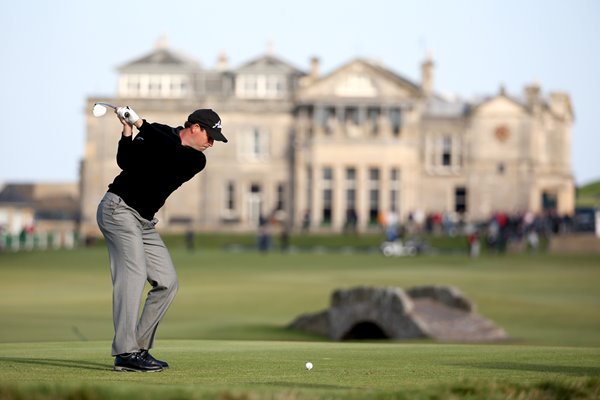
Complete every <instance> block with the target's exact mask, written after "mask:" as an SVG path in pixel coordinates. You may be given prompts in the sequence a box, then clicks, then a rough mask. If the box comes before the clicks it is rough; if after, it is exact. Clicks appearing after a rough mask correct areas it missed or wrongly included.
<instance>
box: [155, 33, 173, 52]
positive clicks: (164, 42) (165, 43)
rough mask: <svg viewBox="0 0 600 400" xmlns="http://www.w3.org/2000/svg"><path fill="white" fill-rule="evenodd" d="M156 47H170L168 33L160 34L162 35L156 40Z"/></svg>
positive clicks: (159, 48)
mask: <svg viewBox="0 0 600 400" xmlns="http://www.w3.org/2000/svg"><path fill="white" fill-rule="evenodd" d="M154 47H155V48H156V49H157V50H161V49H166V48H167V47H169V37H168V36H167V34H166V33H163V34H162V35H160V37H159V38H158V39H157V40H156V43H155V45H154Z"/></svg>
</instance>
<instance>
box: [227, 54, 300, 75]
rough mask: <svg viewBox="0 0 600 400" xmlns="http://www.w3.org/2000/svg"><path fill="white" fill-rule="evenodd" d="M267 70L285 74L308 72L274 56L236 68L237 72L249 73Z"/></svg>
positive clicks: (263, 57)
mask: <svg viewBox="0 0 600 400" xmlns="http://www.w3.org/2000/svg"><path fill="white" fill-rule="evenodd" d="M265 69H270V70H278V71H279V72H283V73H285V74H297V75H306V72H304V71H302V70H301V69H299V68H296V67H295V66H293V65H292V64H291V63H289V62H287V61H284V60H283V59H281V58H279V57H276V56H274V55H272V54H264V55H262V56H259V57H257V58H254V59H252V60H250V61H248V62H246V63H245V64H242V65H241V66H240V67H238V68H236V70H235V72H247V71H252V70H259V71H264V70H265Z"/></svg>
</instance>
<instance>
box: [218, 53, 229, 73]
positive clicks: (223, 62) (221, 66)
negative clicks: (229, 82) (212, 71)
mask: <svg viewBox="0 0 600 400" xmlns="http://www.w3.org/2000/svg"><path fill="white" fill-rule="evenodd" d="M228 69H229V58H228V57H227V53H225V51H224V50H222V51H221V52H220V53H219V58H218V59H217V70H219V71H227V70H228Z"/></svg>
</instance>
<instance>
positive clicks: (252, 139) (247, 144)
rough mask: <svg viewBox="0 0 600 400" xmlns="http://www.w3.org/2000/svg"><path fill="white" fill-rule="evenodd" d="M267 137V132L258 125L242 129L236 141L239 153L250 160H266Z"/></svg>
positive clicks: (267, 157)
mask: <svg viewBox="0 0 600 400" xmlns="http://www.w3.org/2000/svg"><path fill="white" fill-rule="evenodd" d="M269 138H270V135H269V133H268V132H267V131H265V130H264V129H262V128H259V127H252V128H248V129H245V130H243V131H242V132H241V135H240V138H239V141H238V146H240V147H239V151H240V155H241V156H242V157H243V158H244V159H246V160H250V161H267V160H268V159H269V157H270V152H269V151H270V149H269Z"/></svg>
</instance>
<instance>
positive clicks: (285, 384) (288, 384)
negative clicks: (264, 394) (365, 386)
mask: <svg viewBox="0 0 600 400" xmlns="http://www.w3.org/2000/svg"><path fill="white" fill-rule="evenodd" d="M260 384H261V385H267V386H280V387H283V388H285V389H290V388H302V389H334V390H348V389H350V388H351V387H350V386H340V385H326V384H320V383H300V382H261V383H260Z"/></svg>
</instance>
